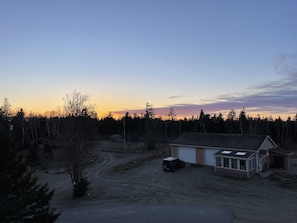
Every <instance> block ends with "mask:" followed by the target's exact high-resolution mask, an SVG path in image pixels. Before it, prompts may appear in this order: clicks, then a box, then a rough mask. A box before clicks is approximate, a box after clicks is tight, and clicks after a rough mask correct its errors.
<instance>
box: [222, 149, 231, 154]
mask: <svg viewBox="0 0 297 223" xmlns="http://www.w3.org/2000/svg"><path fill="white" fill-rule="evenodd" d="M230 153H231V151H228V150H224V151H222V154H230Z"/></svg>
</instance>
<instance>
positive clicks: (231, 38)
mask: <svg viewBox="0 0 297 223" xmlns="http://www.w3.org/2000/svg"><path fill="white" fill-rule="evenodd" d="M0 77H1V79H0V100H1V101H0V102H1V105H2V100H3V99H4V98H8V100H9V102H10V104H11V105H12V108H13V109H16V110H17V109H19V108H24V109H25V111H26V112H27V113H29V112H30V111H31V112H33V113H41V114H44V113H45V112H47V111H52V110H57V108H58V107H59V106H61V107H63V100H62V98H63V97H64V96H65V95H66V94H69V93H71V92H72V91H74V90H75V89H76V90H77V91H79V92H81V93H87V94H90V98H91V101H90V103H93V104H96V109H97V112H98V115H99V117H104V116H106V115H107V114H108V113H109V112H112V113H113V114H114V117H115V118H117V115H118V113H123V112H129V113H131V114H133V113H134V112H136V113H138V114H140V113H141V112H144V110H145V105H146V103H147V102H148V103H150V104H152V105H153V108H154V110H155V113H156V114H157V115H159V116H166V114H167V113H168V112H169V110H170V107H173V108H174V111H175V113H176V115H177V116H180V117H183V116H189V115H194V116H197V115H199V113H200V110H201V109H203V110H204V112H205V113H208V114H210V115H213V114H214V113H216V114H219V113H223V114H224V117H226V114H227V113H228V112H229V111H230V110H231V109H235V111H236V112H237V114H239V112H240V111H241V110H242V109H243V107H244V109H245V111H246V113H247V114H248V115H251V116H253V115H254V116H256V115H257V114H260V115H261V117H262V116H269V115H272V116H278V115H281V116H282V117H284V118H287V117H288V116H289V115H290V116H291V117H292V118H293V117H294V116H295V114H296V113H297V1H296V0H261V1H259V0H249V1H239V0H193V1H192V0H185V1H181V0H180V1H176V0H147V1H144V0H106V1H103V0H84V1H83V0H80V1H77V0H48V1H46V0H44V1H40V0H34V1H33V0H0Z"/></svg>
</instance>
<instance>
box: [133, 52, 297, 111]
mask: <svg viewBox="0 0 297 223" xmlns="http://www.w3.org/2000/svg"><path fill="white" fill-rule="evenodd" d="M274 69H275V72H276V73H277V74H279V76H280V79H279V80H278V81H268V82H266V83H261V84H258V85H254V86H251V87H249V88H247V89H246V90H245V91H243V92H239V93H237V94H230V95H226V94H225V95H219V96H218V97H216V98H214V100H213V101H210V100H208V101H206V102H205V103H201V104H195V103H193V104H171V105H168V106H165V107H159V108H154V109H155V112H156V113H157V114H159V115H166V114H168V112H169V110H170V108H171V107H173V108H174V111H175V113H176V114H177V115H178V116H191V115H194V116H197V115H199V113H200V110H201V109H203V110H204V111H205V112H206V113H209V114H215V113H216V114H219V113H222V114H226V113H228V111H230V110H231V109H235V110H241V109H243V107H244V108H245V110H246V112H247V113H248V112H251V113H254V114H255V113H259V114H263V113H264V114H270V115H278V114H283V115H290V114H291V115H292V114H296V113H297V54H284V55H280V56H279V58H278V59H277V61H276V63H275V65H274ZM181 97H182V96H178V95H174V96H170V97H169V99H176V98H181ZM129 112H131V113H138V114H139V113H141V112H144V109H142V110H141V109H139V110H138V109H136V110H133V111H129Z"/></svg>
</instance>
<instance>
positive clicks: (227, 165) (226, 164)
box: [224, 158, 229, 168]
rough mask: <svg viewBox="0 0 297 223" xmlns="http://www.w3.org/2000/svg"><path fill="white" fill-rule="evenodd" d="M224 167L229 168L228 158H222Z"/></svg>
mask: <svg viewBox="0 0 297 223" xmlns="http://www.w3.org/2000/svg"><path fill="white" fill-rule="evenodd" d="M224 167H228V168H229V158H224Z"/></svg>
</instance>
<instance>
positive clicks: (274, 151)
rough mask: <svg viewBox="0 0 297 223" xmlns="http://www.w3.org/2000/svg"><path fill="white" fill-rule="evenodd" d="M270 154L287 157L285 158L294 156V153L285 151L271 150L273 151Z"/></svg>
mask: <svg viewBox="0 0 297 223" xmlns="http://www.w3.org/2000/svg"><path fill="white" fill-rule="evenodd" d="M269 152H273V153H277V154H281V155H285V156H291V155H293V152H291V151H287V150H284V149H271V150H269Z"/></svg>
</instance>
